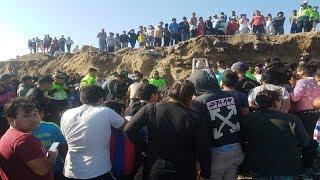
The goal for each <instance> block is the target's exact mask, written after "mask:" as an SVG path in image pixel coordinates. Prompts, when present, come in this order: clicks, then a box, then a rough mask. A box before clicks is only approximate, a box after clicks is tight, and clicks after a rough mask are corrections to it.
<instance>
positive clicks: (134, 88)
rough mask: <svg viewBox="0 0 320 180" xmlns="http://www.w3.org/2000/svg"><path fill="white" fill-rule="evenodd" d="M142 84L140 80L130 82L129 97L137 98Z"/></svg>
mask: <svg viewBox="0 0 320 180" xmlns="http://www.w3.org/2000/svg"><path fill="white" fill-rule="evenodd" d="M142 86H143V84H142V83H140V82H136V83H133V84H131V85H130V86H129V88H128V92H129V95H130V98H139V90H140V88H141V87H142Z"/></svg>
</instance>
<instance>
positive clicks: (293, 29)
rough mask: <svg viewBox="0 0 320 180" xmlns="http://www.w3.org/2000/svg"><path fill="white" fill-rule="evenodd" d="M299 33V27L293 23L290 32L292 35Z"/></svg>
mask: <svg viewBox="0 0 320 180" xmlns="http://www.w3.org/2000/svg"><path fill="white" fill-rule="evenodd" d="M297 32H298V26H297V23H292V24H291V30H290V33H291V34H292V33H297Z"/></svg>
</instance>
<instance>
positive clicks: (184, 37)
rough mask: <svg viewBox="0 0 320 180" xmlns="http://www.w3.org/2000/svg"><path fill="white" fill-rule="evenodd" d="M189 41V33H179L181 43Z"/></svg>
mask: <svg viewBox="0 0 320 180" xmlns="http://www.w3.org/2000/svg"><path fill="white" fill-rule="evenodd" d="M189 39H190V33H189V32H183V33H181V41H187V40H189Z"/></svg>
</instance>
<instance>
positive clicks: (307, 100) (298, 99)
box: [291, 77, 320, 112]
mask: <svg viewBox="0 0 320 180" xmlns="http://www.w3.org/2000/svg"><path fill="white" fill-rule="evenodd" d="M318 97H320V86H319V85H317V82H316V81H315V80H314V78H312V77H308V78H304V79H300V80H299V81H298V82H297V84H296V86H295V88H294V90H293V92H292V93H291V100H292V101H293V102H294V106H295V108H296V111H297V112H299V111H304V110H308V109H313V101H314V100H315V99H316V98H318Z"/></svg>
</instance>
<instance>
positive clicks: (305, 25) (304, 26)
mask: <svg viewBox="0 0 320 180" xmlns="http://www.w3.org/2000/svg"><path fill="white" fill-rule="evenodd" d="M309 24H310V23H309V21H308V20H304V21H298V23H297V26H298V32H302V31H304V32H310V30H311V29H310V25H309ZM309 29H310V30H309Z"/></svg>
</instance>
